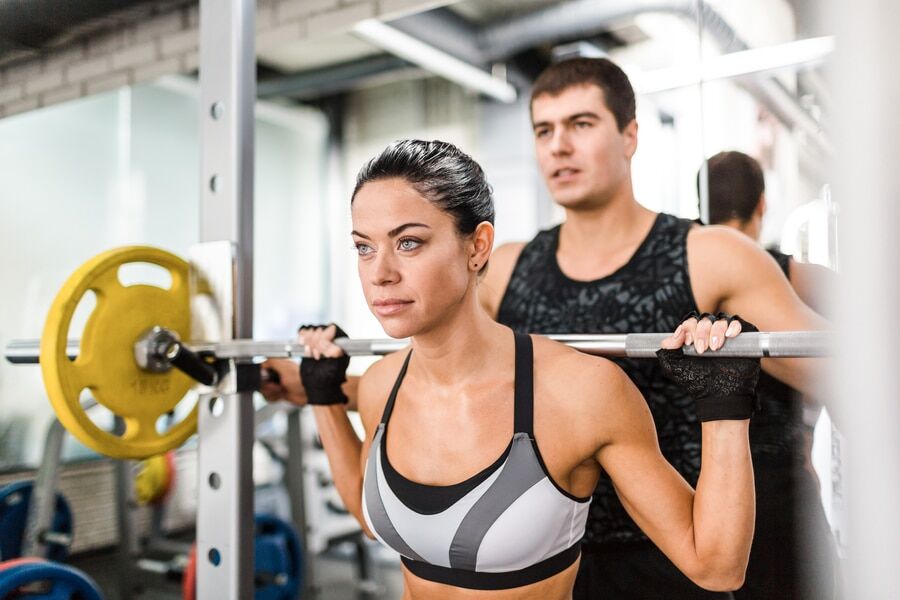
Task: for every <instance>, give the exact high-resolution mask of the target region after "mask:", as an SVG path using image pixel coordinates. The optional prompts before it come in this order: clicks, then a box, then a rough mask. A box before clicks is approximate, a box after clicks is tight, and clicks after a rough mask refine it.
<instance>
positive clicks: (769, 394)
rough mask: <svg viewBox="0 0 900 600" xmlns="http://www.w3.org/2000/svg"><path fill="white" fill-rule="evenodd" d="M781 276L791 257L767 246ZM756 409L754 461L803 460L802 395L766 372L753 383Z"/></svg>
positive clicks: (787, 462)
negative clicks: (756, 403) (757, 381)
mask: <svg viewBox="0 0 900 600" xmlns="http://www.w3.org/2000/svg"><path fill="white" fill-rule="evenodd" d="M766 251H767V252H768V253H769V254H771V255H772V258H774V259H775V262H777V263H778V266H779V267H781V270H782V271H783V272H784V276H785V277H787V278H788V280H790V278H791V274H790V262H791V257H790V255H788V254H784V253H782V252H779V251H778V250H776V249H774V248H766ZM756 395H757V396H758V397H759V410H758V411H757V413H756V414H755V415H754V416H753V419H751V420H750V449H751V451H752V453H753V462H754V464H757V465H761V464H773V465H791V464H803V463H804V462H805V457H804V450H803V448H804V446H805V436H804V433H805V432H806V431H807V430H808V427H807V426H806V425H805V424H804V422H803V397H802V395H801V393H800V392H798V391H797V390H795V389H794V388H792V387H791V386H789V385H787V384H785V383H782V382H781V381H779V380H777V379H775V378H774V377H772V376H771V375H768V374H766V373H765V372H762V373H760V375H759V383H758V384H757V386H756Z"/></svg>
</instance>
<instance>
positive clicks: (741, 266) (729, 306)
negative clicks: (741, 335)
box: [687, 226, 828, 396]
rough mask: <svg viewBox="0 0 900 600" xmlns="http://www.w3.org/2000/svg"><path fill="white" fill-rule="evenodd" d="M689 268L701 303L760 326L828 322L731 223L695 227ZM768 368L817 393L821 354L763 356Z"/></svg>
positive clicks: (790, 327)
mask: <svg viewBox="0 0 900 600" xmlns="http://www.w3.org/2000/svg"><path fill="white" fill-rule="evenodd" d="M687 252H688V270H689V274H690V277H691V287H692V289H693V291H694V297H695V298H696V300H697V304H698V308H699V309H700V310H701V311H705V312H712V313H714V312H717V311H724V312H727V313H729V314H737V315H740V316H742V317H744V318H745V319H747V320H748V321H751V322H753V323H754V324H756V326H757V327H758V328H759V330H760V331H808V330H816V329H824V328H826V327H827V325H828V323H827V321H825V320H824V319H823V318H822V317H820V316H819V315H817V314H816V313H815V312H814V311H813V310H812V309H811V308H809V307H808V306H807V305H806V304H804V303H803V302H802V301H801V300H800V298H799V297H798V296H797V294H796V293H795V292H794V290H793V288H792V287H791V284H790V282H789V281H788V280H787V279H786V278H785V276H784V274H783V273H782V272H781V269H779V268H778V264H777V263H776V262H775V260H774V259H773V258H772V257H771V256H769V254H768V253H767V252H766V251H765V250H763V249H761V248H760V247H759V246H757V245H756V244H755V243H753V241H752V240H750V239H749V238H748V237H746V236H744V235H743V234H741V233H739V232H737V231H734V230H731V229H729V228H727V227H717V226H708V227H695V228H694V229H692V230H691V232H690V233H689V234H688V240H687ZM762 367H763V370H765V371H766V372H767V373H769V374H770V375H772V376H773V377H775V378H777V379H780V380H781V381H783V382H785V383H787V384H788V385H790V386H791V387H794V388H796V389H798V390H800V391H803V392H805V393H807V394H810V395H812V396H818V395H820V393H821V390H818V389H817V387H816V384H817V382H818V381H821V379H822V378H821V369H822V368H823V367H824V365H822V360H821V359H799V358H778V359H775V358H769V359H763V362H762Z"/></svg>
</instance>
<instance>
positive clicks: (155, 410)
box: [6, 246, 830, 458]
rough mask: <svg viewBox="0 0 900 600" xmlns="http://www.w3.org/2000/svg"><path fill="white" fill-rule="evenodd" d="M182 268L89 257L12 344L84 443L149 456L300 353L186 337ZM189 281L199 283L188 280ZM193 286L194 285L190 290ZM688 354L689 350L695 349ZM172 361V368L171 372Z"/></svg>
mask: <svg viewBox="0 0 900 600" xmlns="http://www.w3.org/2000/svg"><path fill="white" fill-rule="evenodd" d="M129 263H150V264H152V265H156V266H158V267H162V268H164V269H166V270H167V271H168V272H169V273H170V275H171V278H172V285H171V287H170V288H169V289H168V290H165V289H162V288H159V287H156V286H152V285H131V286H123V285H122V284H121V283H120V282H119V278H118V271H119V268H120V267H122V266H123V265H125V264H129ZM188 278H189V268H188V264H187V262H185V261H184V260H182V259H181V258H179V257H177V256H175V255H174V254H170V253H168V252H166V251H164V250H160V249H158V248H151V247H146V246H128V247H124V248H117V249H113V250H109V251H107V252H104V253H102V254H100V255H98V256H96V257H94V258H93V259H91V260H89V261H88V262H86V263H85V264H84V265H82V266H81V267H80V268H79V269H77V270H76V271H75V273H73V274H72V276H71V277H69V279H68V280H67V281H66V283H65V284H64V285H63V288H62V289H61V290H60V292H59V294H58V295H57V297H56V300H55V301H54V302H53V305H52V307H51V309H50V313H49V316H48V318H47V322H46V324H45V326H44V334H43V337H42V338H41V342H40V352H39V353H37V352H35V347H34V342H32V341H16V342H12V343H11V344H10V345H9V346H7V349H6V358H7V360H9V361H11V362H14V363H34V362H38V359H39V362H40V364H41V370H42V372H43V375H44V383H45V385H46V388H47V393H48V395H49V396H50V401H51V403H52V404H53V407H54V409H55V410H56V413H57V415H58V416H59V419H60V421H61V422H62V423H63V425H65V427H66V428H67V429H68V430H69V431H70V432H72V434H73V435H75V436H76V437H77V438H78V439H79V440H80V441H81V442H83V443H84V444H85V445H87V446H89V447H90V448H93V449H94V450H96V451H97V452H99V453H101V454H105V455H107V456H111V457H114V458H146V457H149V456H153V455H155V454H161V453H163V452H166V451H168V450H173V449H175V448H177V447H178V446H180V445H181V444H182V443H183V442H184V441H185V440H186V439H187V438H188V437H189V436H190V435H191V434H192V433H194V431H195V430H196V425H197V407H196V406H195V407H194V409H193V410H192V411H191V413H190V414H189V415H188V416H187V417H186V418H184V419H182V420H181V421H180V422H178V423H176V424H175V425H174V426H173V427H171V428H170V429H168V430H166V431H165V432H164V433H159V432H158V431H157V421H158V420H159V419H160V417H162V416H163V415H166V414H168V413H170V412H171V411H172V410H173V409H174V408H175V405H176V404H178V402H179V401H180V400H181V399H182V398H183V397H184V396H185V394H186V393H187V392H188V390H189V389H190V388H191V387H192V386H193V385H194V384H195V383H197V382H199V383H201V384H203V385H205V386H208V387H211V388H213V390H212V391H218V392H220V393H224V392H225V389H224V388H225V387H227V388H228V389H229V390H230V391H231V392H237V393H241V392H248V391H253V390H256V389H258V388H259V385H260V382H261V381H262V377H263V374H261V373H260V369H259V368H258V366H256V365H254V364H253V363H252V362H250V361H251V360H252V359H254V358H262V357H267V358H275V357H282V358H291V357H301V356H302V355H303V352H304V346H303V345H302V344H296V343H293V342H290V341H256V340H246V339H236V340H227V341H221V342H215V343H212V342H205V341H196V342H183V341H182V340H184V339H187V338H188V336H189V335H190V332H191V329H190V313H191V311H190V306H189V301H188V287H189V286H188V283H189V282H188ZM194 283H195V287H201V285H200V284H199V283H198V282H194ZM89 290H91V291H93V292H94V293H95V294H96V297H97V306H96V308H95V309H94V311H93V312H92V313H91V315H90V317H89V319H88V321H87V324H86V325H85V328H84V333H83V335H82V338H81V340H80V341H79V342H75V341H72V340H69V339H67V335H68V329H69V325H70V323H71V321H72V317H73V314H74V312H75V309H76V307H77V306H78V303H79V301H80V300H81V298H82V297H83V296H84V294H85V293H86V292H88V291H89ZM199 291H200V290H197V289H195V292H199ZM668 335H669V334H668V333H641V334H614V335H551V336H549V337H550V338H552V339H554V340H557V341H560V342H562V343H565V344H568V345H569V346H571V347H573V348H575V349H577V350H580V351H582V352H585V353H588V354H594V355H598V356H627V357H630V358H655V353H656V350H658V349H659V346H660V343H661V342H662V340H663V339H665V338H666V337H667V336H668ZM829 340H830V335H829V333H827V332H822V331H796V332H771V333H746V334H743V335H741V336H739V337H737V338H734V339H728V340H726V342H725V345H724V347H723V348H721V349H720V350H718V351H716V352H715V353H714V354H707V356H709V355H713V356H717V357H727V356H753V357H789V356H797V357H816V356H827V355H828V354H830V345H829ZM336 343H337V344H338V345H340V346H341V347H342V348H344V350H345V351H346V352H347V353H348V354H349V355H351V356H360V355H383V354H387V353H390V352H394V351H397V350H400V349H402V348H403V347H405V346H406V344H407V342H406V341H404V340H372V339H348V338H340V339H338V340H337V341H336ZM685 353H686V354H689V355H694V354H695V352H694V349H693V347H687V348H685ZM173 367H175V368H174V369H173ZM85 388H89V389H90V391H91V393H92V394H93V396H94V397H95V398H96V400H97V402H98V403H100V404H102V405H103V406H105V407H106V408H108V409H109V410H110V411H112V412H113V413H114V414H115V415H116V416H117V417H120V418H121V419H122V420H123V421H124V423H125V432H124V434H122V435H121V436H118V435H114V434H112V433H109V432H106V431H103V430H102V429H100V428H98V427H97V426H96V425H94V423H93V422H92V421H91V420H90V419H89V418H88V417H87V415H86V414H85V411H84V408H83V406H82V403H81V400H80V395H81V392H82V390H84V389H85Z"/></svg>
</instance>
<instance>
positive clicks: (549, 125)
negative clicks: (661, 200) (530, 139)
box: [531, 84, 637, 209]
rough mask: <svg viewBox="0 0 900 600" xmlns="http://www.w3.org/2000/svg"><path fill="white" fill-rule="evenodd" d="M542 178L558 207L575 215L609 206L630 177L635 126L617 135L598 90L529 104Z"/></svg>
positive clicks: (586, 88)
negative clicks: (577, 212) (578, 210)
mask: <svg viewBox="0 0 900 600" xmlns="http://www.w3.org/2000/svg"><path fill="white" fill-rule="evenodd" d="M531 120H532V123H533V128H534V141H535V149H536V151H537V159H538V164H539V166H540V168H541V174H542V175H543V176H544V181H545V182H546V183H547V188H548V189H549V190H550V194H551V195H552V196H553V199H554V200H555V201H556V203H557V204H559V205H561V206H563V207H565V208H571V209H579V208H592V207H596V206H602V205H603V204H605V203H607V202H608V201H609V200H610V199H611V198H612V197H614V195H615V194H616V192H617V191H619V190H620V189H621V188H622V186H623V185H624V184H625V183H627V181H628V178H630V177H631V171H630V163H631V157H632V156H633V155H634V151H635V150H636V149H637V123H636V122H635V121H632V122H631V123H629V124H628V125H626V127H625V129H624V131H619V128H618V125H617V124H616V118H615V117H614V116H613V114H612V112H610V110H609V109H608V108H607V107H606V102H605V101H604V98H603V91H602V90H601V89H600V88H599V87H597V86H595V85H589V84H584V85H577V86H572V87H570V88H566V89H565V90H563V91H562V92H561V93H560V94H559V95H557V96H551V95H550V94H541V95H540V96H538V97H536V98H535V99H534V100H533V101H532V103H531Z"/></svg>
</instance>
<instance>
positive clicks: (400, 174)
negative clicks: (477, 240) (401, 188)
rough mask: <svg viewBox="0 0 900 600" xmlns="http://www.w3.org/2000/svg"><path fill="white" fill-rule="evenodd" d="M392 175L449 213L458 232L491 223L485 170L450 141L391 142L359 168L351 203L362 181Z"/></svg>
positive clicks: (492, 215)
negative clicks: (483, 223)
mask: <svg viewBox="0 0 900 600" xmlns="http://www.w3.org/2000/svg"><path fill="white" fill-rule="evenodd" d="M395 177H396V178H400V179H403V180H405V181H407V182H408V183H409V184H410V185H411V186H412V187H413V188H414V189H415V190H416V191H417V192H418V193H419V194H421V195H422V196H423V197H424V198H426V199H427V200H429V201H430V202H432V203H433V204H435V205H436V206H437V207H438V208H440V209H441V210H443V211H444V212H447V213H449V214H450V215H451V216H452V217H453V220H454V221H455V222H456V230H457V232H458V233H459V234H460V235H469V234H470V233H472V232H474V231H475V228H476V227H477V226H478V224H479V223H481V222H483V221H487V222H488V223H491V224H493V223H494V200H493V193H492V190H491V186H490V185H488V182H487V181H486V180H485V178H484V171H482V170H481V167H480V166H479V165H478V163H477V162H475V161H474V160H472V157H471V156H469V155H468V154H466V153H465V152H463V151H461V150H460V149H459V148H457V147H456V146H454V145H453V144H448V143H447V142H441V141H437V140H433V141H430V142H427V141H423V140H400V141H397V142H394V143H393V144H391V145H390V146H388V147H387V148H385V149H384V151H382V153H381V154H379V155H378V156H376V157H375V158H373V159H372V160H370V161H369V162H367V163H366V164H365V166H363V168H362V169H360V171H359V175H357V176H356V187H355V188H353V195H352V196H351V197H350V204H351V205H352V204H353V200H354V199H355V198H356V194H357V192H359V190H360V188H362V186H364V185H365V184H367V183H369V182H371V181H378V180H381V179H392V178H395Z"/></svg>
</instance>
